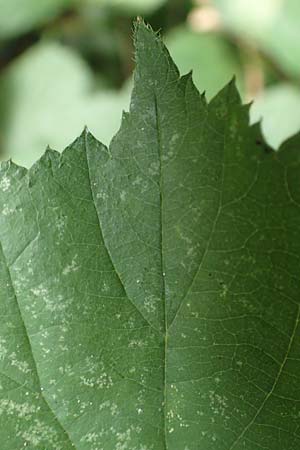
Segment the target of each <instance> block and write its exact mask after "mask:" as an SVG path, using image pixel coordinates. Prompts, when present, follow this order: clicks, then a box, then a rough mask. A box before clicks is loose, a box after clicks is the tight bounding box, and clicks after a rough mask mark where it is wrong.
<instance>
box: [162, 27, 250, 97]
mask: <svg viewBox="0 0 300 450" xmlns="http://www.w3.org/2000/svg"><path fill="white" fill-rule="evenodd" d="M166 42H167V45H168V49H169V51H170V53H171V55H172V57H173V59H174V61H175V62H176V64H177V66H178V68H179V70H180V72H183V73H186V72H188V71H189V70H191V69H192V67H191V64H193V80H194V83H195V85H196V86H197V88H198V89H199V90H200V92H203V91H205V94H206V98H208V99H211V98H212V97H213V96H215V95H216V94H217V92H219V90H220V89H221V88H222V87H223V86H224V85H225V84H226V83H228V82H229V80H231V78H232V74H235V75H237V78H238V85H239V88H240V87H241V85H242V81H241V79H242V77H241V73H240V72H241V70H240V65H239V63H238V60H237V58H235V55H234V53H233V52H232V49H230V48H229V47H228V45H227V43H226V42H225V40H224V39H223V38H222V36H220V35H218V34H213V33H196V32H193V31H191V30H189V29H188V28H185V27H178V28H175V29H173V30H172V31H171V32H170V33H169V34H168V35H167V38H166Z"/></svg>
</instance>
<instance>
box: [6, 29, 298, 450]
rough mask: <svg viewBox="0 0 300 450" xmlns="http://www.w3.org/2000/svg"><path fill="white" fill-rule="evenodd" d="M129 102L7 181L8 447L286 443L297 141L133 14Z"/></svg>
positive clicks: (9, 172)
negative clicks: (274, 132)
mask: <svg viewBox="0 0 300 450" xmlns="http://www.w3.org/2000/svg"><path fill="white" fill-rule="evenodd" d="M135 44H136V63H137V67H136V72H135V85H134V90H133V94H132V100H131V106H130V113H124V115H123V119H122V125H121V128H120V130H119V132H118V133H117V135H116V137H115V138H114V139H113V141H112V143H111V145H110V147H109V149H107V148H106V147H104V146H103V145H102V144H100V143H99V142H98V141H97V140H96V139H95V138H94V137H93V136H92V135H91V134H89V133H88V132H87V131H85V132H84V133H83V134H82V135H81V137H80V138H78V139H77V140H76V141H75V142H74V143H73V144H72V145H71V146H70V147H68V148H67V149H66V150H65V151H64V152H63V154H62V155H59V154H58V153H56V152H54V151H52V150H48V151H47V152H46V154H45V155H44V156H43V157H42V158H41V159H40V160H39V161H38V162H37V163H36V164H35V165H34V166H33V167H32V168H31V169H30V170H29V171H26V170H25V169H22V168H20V167H18V166H15V165H14V164H12V163H9V162H8V163H4V164H2V169H1V178H0V188H1V191H0V192H1V196H0V208H1V215H0V242H1V253H0V260H1V279H0V280H1V291H0V292H1V294H0V296H1V297H0V300H1V303H0V305H1V312H2V314H1V321H2V324H1V327H0V343H1V345H0V372H1V375H0V382H1V390H0V430H1V431H0V438H1V442H4V449H5V450H6V449H7V450H14V449H16V448H22V446H27V448H30V449H35V448H38V449H40V448H47V449H56V450H59V449H68V448H72V446H74V447H75V448H77V449H80V450H83V449H84V450H96V449H98V450H99V449H105V450H110V449H112V450H125V449H130V450H166V449H168V450H187V449H189V450H242V449H243V450H245V449H246V450H259V449H261V448H264V449H267V450H271V449H272V450H296V449H298V448H299V444H300V434H299V425H300V406H299V405H300V403H299V400H300V391H299V357H298V355H299V283H300V280H299V247H300V243H299V239H298V229H299V223H300V213H299V204H300V187H299V183H298V178H299V176H298V174H299V167H298V166H299V164H300V156H299V155H300V153H299V137H295V138H293V139H291V140H289V141H288V142H287V143H285V144H284V145H283V147H282V148H281V149H280V151H279V152H277V153H274V152H273V151H270V150H269V148H268V147H266V146H265V145H264V144H263V141H262V139H261V136H260V131H259V129H258V127H257V126H252V127H249V125H248V121H249V117H248V109H249V108H248V107H247V106H243V105H242V104H241V102H240V98H239V96H238V94H237V91H236V88H235V86H234V84H233V83H230V84H229V85H228V86H227V87H226V88H225V89H223V91H221V92H220V93H219V94H218V95H217V96H216V97H215V98H214V99H213V100H212V101H211V103H210V104H207V103H206V101H205V98H204V97H201V96H200V95H199V93H198V91H197V90H196V88H195V86H194V84H193V82H192V78H191V76H190V75H187V76H183V77H181V78H180V76H179V73H178V70H177V68H176V67H175V65H174V63H173V62H172V60H171V58H170V56H169V54H168V52H167V50H166V48H165V47H164V46H163V44H162V42H161V40H160V38H158V37H157V36H156V35H155V34H154V33H153V32H152V31H151V30H149V29H148V28H147V27H146V26H144V25H143V24H137V26H136V31H135Z"/></svg>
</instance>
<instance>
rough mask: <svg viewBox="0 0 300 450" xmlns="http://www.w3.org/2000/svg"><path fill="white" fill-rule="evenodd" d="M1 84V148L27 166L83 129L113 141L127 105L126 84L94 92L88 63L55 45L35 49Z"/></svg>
mask: <svg viewBox="0 0 300 450" xmlns="http://www.w3.org/2000/svg"><path fill="white" fill-rule="evenodd" d="M1 81H2V82H1V84H0V97H1V105H2V108H1V111H0V124H1V129H2V136H1V146H2V148H3V150H4V151H5V152H6V155H8V156H9V157H11V158H13V160H14V161H16V162H17V163H18V164H21V165H24V166H26V167H30V166H31V165H32V164H33V162H34V161H36V160H37V159H38V158H39V157H40V156H41V155H42V153H43V152H44V150H45V148H46V147H47V145H50V146H51V147H52V148H56V149H59V150H62V149H63V148H65V147H66V146H67V145H68V143H69V142H70V141H71V140H72V139H74V137H75V136H78V134H79V133H80V132H81V130H82V129H83V127H84V126H88V127H89V129H90V130H91V131H92V132H93V133H94V134H95V135H96V136H97V137H98V138H99V139H101V140H102V142H104V143H105V144H107V143H109V141H110V140H111V138H112V136H113V135H114V133H116V131H117V130H118V127H119V123H120V118H121V111H122V108H125V107H126V106H127V105H128V103H129V90H128V87H127V86H125V87H124V88H123V89H122V90H120V91H116V90H113V89H107V88H96V87H95V86H94V84H95V82H94V77H93V75H92V73H91V72H90V70H89V68H88V67H87V65H86V64H85V62H84V61H83V60H82V59H81V58H79V57H78V55H77V54H76V53H74V52H72V51H71V50H70V49H69V48H67V47H64V46H62V45H59V44H55V43H53V42H42V43H40V44H38V45H35V46H34V47H32V48H31V49H30V50H29V51H27V52H26V53H25V54H24V55H23V56H22V57H21V58H19V59H18V60H17V61H16V62H15V63H14V64H13V65H11V66H10V67H9V70H8V71H7V72H6V73H5V75H4V76H3V77H2V80H1ZM24 130H26V133H24Z"/></svg>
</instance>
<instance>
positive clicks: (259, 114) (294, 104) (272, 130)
mask: <svg viewBox="0 0 300 450" xmlns="http://www.w3.org/2000/svg"><path fill="white" fill-rule="evenodd" d="M260 119H262V131H263V133H264V136H265V138H266V140H267V142H268V143H269V144H270V145H271V146H272V147H273V148H278V147H279V146H280V144H281V143H282V142H283V141H284V140H286V139H287V138H288V137H290V136H292V135H293V134H295V133H297V132H298V131H299V130H300V90H299V89H297V88H296V87H295V86H292V85H290V84H285V83H282V84H279V85H277V86H274V87H270V88H268V89H267V90H266V91H265V93H264V94H263V95H261V96H260V97H259V98H257V99H256V100H255V101H254V103H253V105H252V108H251V121H252V122H257V121H258V120H260Z"/></svg>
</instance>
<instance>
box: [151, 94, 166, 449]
mask: <svg viewBox="0 0 300 450" xmlns="http://www.w3.org/2000/svg"><path fill="white" fill-rule="evenodd" d="M154 106H155V118H156V130H157V147H158V159H159V199H160V207H159V215H160V218H159V220H160V266H161V277H162V294H161V298H162V301H163V333H164V351H163V366H164V367H163V371H164V372H163V421H164V423H163V430H164V447H165V450H167V449H168V444H167V420H166V419H167V417H166V411H167V343H168V325H167V304H166V272H165V271H166V268H165V261H164V252H163V242H164V230H163V216H164V213H163V211H164V198H163V184H164V180H163V164H162V135H161V124H160V117H159V111H158V102H157V95H156V93H154Z"/></svg>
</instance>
